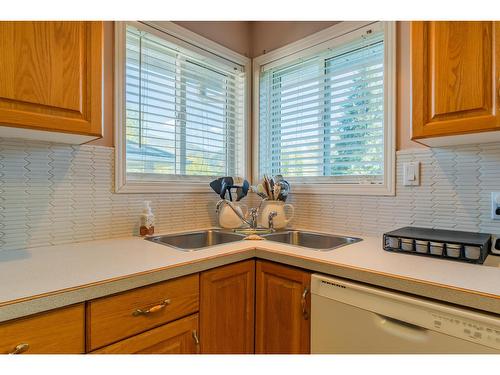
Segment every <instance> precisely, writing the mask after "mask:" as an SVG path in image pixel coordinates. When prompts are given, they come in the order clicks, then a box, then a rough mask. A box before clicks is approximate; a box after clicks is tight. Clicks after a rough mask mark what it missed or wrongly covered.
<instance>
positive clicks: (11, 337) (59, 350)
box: [0, 303, 85, 354]
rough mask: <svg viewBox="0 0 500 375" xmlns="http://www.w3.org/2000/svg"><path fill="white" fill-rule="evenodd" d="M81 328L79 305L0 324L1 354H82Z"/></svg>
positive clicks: (82, 319) (83, 331)
mask: <svg viewBox="0 0 500 375" xmlns="http://www.w3.org/2000/svg"><path fill="white" fill-rule="evenodd" d="M84 325H85V306H84V304H82V303H81V304H78V305H74V306H70V307H65V308H61V309H56V310H52V311H48V312H44V313H40V314H36V315H32V316H28V317H26V318H21V319H16V320H12V321H7V322H5V323H0V354H23V353H26V354H79V353H83V352H84V351H85V328H84Z"/></svg>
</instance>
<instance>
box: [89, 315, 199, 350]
mask: <svg viewBox="0 0 500 375" xmlns="http://www.w3.org/2000/svg"><path fill="white" fill-rule="evenodd" d="M199 352H200V342H199V339H198V314H193V315H191V316H188V317H186V318H182V319H179V320H176V321H175V322H172V323H168V324H165V325H163V326H160V327H158V328H153V329H151V330H149V331H146V332H144V333H141V334H139V335H135V336H132V337H130V338H128V339H125V340H122V341H119V342H117V343H116V344H112V345H109V346H106V347H104V348H102V349H99V350H96V351H94V352H92V354H197V353H199Z"/></svg>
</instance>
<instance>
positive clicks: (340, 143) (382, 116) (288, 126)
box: [254, 22, 395, 195]
mask: <svg viewBox="0 0 500 375" xmlns="http://www.w3.org/2000/svg"><path fill="white" fill-rule="evenodd" d="M394 59H395V32H394V23H393V22H374V23H360V22H342V23H340V24H338V25H334V26H333V27H331V28H329V29H326V30H324V31H321V32H319V33H317V34H314V35H313V36H311V37H308V38H305V39H304V40H301V41H299V42H296V43H293V44H291V45H289V46H286V47H283V48H281V49H279V50H276V51H274V52H271V53H269V54H265V55H262V56H260V57H258V58H257V59H255V61H254V90H255V91H254V93H255V98H256V102H255V103H254V109H255V110H256V112H257V113H255V114H254V116H255V117H254V122H255V123H256V125H258V126H256V134H255V138H256V139H258V153H257V155H256V159H257V162H256V163H255V169H256V170H255V171H254V176H255V177H258V178H260V177H261V176H262V175H264V174H267V175H276V174H282V175H284V176H286V178H288V179H289V180H290V181H293V182H294V191H295V192H299V193H300V192H311V193H315V192H320V193H341V194H379V195H391V194H394V154H395V149H394V135H395V131H394V126H395V124H394V122H395V120H394V118H395V102H394V97H395V85H394V82H395V60H394Z"/></svg>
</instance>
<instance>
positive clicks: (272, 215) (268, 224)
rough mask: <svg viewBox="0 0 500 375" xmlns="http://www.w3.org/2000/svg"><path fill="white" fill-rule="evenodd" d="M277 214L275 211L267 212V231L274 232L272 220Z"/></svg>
mask: <svg viewBox="0 0 500 375" xmlns="http://www.w3.org/2000/svg"><path fill="white" fill-rule="evenodd" d="M277 215H278V213H277V212H276V211H271V212H269V216H268V217H267V226H268V228H269V229H272V230H274V223H273V218H274V217H276V216H277Z"/></svg>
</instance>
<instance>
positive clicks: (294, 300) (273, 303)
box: [255, 260, 311, 354]
mask: <svg viewBox="0 0 500 375" xmlns="http://www.w3.org/2000/svg"><path fill="white" fill-rule="evenodd" d="M310 285H311V274H310V273H309V272H307V271H303V270H301V269H298V268H294V267H289V266H283V265H280V264H277V263H272V262H266V261H260V260H259V261H257V267H256V317H255V353H257V354H272V353H281V354H309V353H310V350H311V349H310V337H311V324H310V319H309V315H310V304H311V298H310V297H311V294H310V288H311V286H310Z"/></svg>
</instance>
